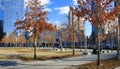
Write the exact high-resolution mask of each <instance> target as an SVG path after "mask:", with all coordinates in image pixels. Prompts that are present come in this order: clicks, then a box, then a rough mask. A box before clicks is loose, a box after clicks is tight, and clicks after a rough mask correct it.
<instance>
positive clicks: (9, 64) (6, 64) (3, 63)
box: [0, 60, 19, 67]
mask: <svg viewBox="0 0 120 69" xmlns="http://www.w3.org/2000/svg"><path fill="white" fill-rule="evenodd" d="M17 65H19V63H17V62H16V61H7V60H5V61H0V66H3V67H5V66H17Z"/></svg>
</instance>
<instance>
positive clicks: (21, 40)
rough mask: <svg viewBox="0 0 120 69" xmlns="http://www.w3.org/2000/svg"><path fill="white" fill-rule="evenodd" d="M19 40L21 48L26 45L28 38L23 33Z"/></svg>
mask: <svg viewBox="0 0 120 69" xmlns="http://www.w3.org/2000/svg"><path fill="white" fill-rule="evenodd" d="M18 38H19V41H20V42H19V43H20V45H21V47H22V46H24V44H25V43H26V38H25V36H24V34H23V33H21V34H20V35H19V36H18Z"/></svg>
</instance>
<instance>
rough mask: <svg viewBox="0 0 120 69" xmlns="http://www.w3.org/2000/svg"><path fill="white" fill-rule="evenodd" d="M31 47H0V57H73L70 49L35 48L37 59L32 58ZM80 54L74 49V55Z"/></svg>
mask: <svg viewBox="0 0 120 69" xmlns="http://www.w3.org/2000/svg"><path fill="white" fill-rule="evenodd" d="M33 52H34V49H33V48H0V59H20V60H22V61H36V60H50V59H58V58H66V57H73V55H72V50H66V51H57V50H52V49H49V50H47V49H39V48H38V49H37V52H36V54H37V59H36V60H34V59H33ZM80 54H82V52H80V51H75V56H79V55H80Z"/></svg>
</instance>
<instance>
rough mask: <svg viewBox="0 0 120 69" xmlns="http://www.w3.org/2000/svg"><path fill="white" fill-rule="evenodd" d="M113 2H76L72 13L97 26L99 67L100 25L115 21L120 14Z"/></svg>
mask: <svg viewBox="0 0 120 69" xmlns="http://www.w3.org/2000/svg"><path fill="white" fill-rule="evenodd" d="M113 1H115V0H86V1H85V0H78V1H77V2H78V8H76V9H75V10H74V13H73V14H75V15H76V16H78V17H83V18H84V19H85V20H88V21H90V22H91V23H92V25H94V26H97V29H98V30H97V32H98V34H97V37H98V38H97V42H98V43H97V45H98V65H100V40H99V38H100V30H101V27H102V24H104V23H105V22H106V21H107V20H115V18H116V17H117V16H118V15H119V14H120V12H119V11H120V6H116V7H113V6H112V5H111V2H113Z"/></svg>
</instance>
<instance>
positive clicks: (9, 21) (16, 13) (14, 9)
mask: <svg viewBox="0 0 120 69" xmlns="http://www.w3.org/2000/svg"><path fill="white" fill-rule="evenodd" d="M0 6H1V8H2V10H0V14H2V16H0V18H2V19H3V20H4V31H5V32H6V33H10V32H12V31H13V30H14V29H15V27H14V23H15V21H16V19H22V18H23V15H24V0H14V1H13V0H0ZM3 16H4V17H3Z"/></svg>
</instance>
